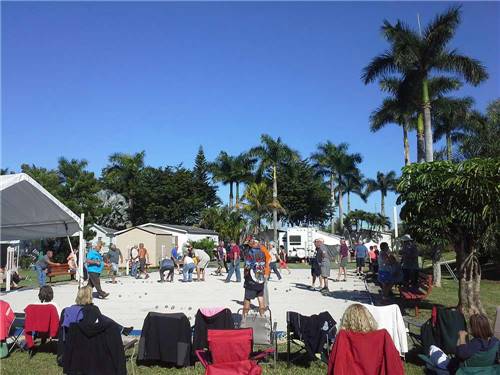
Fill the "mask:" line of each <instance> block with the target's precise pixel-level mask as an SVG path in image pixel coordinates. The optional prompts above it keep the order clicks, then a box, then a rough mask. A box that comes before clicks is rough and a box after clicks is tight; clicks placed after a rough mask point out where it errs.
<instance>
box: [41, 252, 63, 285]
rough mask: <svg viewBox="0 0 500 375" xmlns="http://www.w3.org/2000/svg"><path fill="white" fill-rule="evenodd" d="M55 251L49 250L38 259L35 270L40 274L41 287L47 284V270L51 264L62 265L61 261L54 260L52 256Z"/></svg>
mask: <svg viewBox="0 0 500 375" xmlns="http://www.w3.org/2000/svg"><path fill="white" fill-rule="evenodd" d="M53 255H54V253H53V252H52V250H47V254H45V255H44V256H41V257H40V258H39V259H38V261H37V262H36V263H35V270H36V273H37V275H38V285H39V286H40V288H41V287H42V286H45V284H46V283H47V272H48V268H49V266H60V265H61V263H55V262H52V256H53Z"/></svg>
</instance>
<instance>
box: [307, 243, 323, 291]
mask: <svg viewBox="0 0 500 375" xmlns="http://www.w3.org/2000/svg"><path fill="white" fill-rule="evenodd" d="M309 263H310V264H311V277H312V283H311V289H313V290H314V289H316V288H315V285H316V279H319V290H321V289H323V280H322V279H321V266H320V263H321V252H320V251H319V250H318V248H316V252H315V254H314V257H313V258H309Z"/></svg>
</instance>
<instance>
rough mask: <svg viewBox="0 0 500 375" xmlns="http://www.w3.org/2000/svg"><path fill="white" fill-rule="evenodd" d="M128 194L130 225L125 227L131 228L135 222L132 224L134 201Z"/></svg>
mask: <svg viewBox="0 0 500 375" xmlns="http://www.w3.org/2000/svg"><path fill="white" fill-rule="evenodd" d="M128 194H129V198H128V212H129V218H130V223H129V224H128V225H127V227H128V228H130V227H132V226H134V225H135V222H134V213H133V208H134V200H133V199H132V197H131V194H130V192H129V193H128Z"/></svg>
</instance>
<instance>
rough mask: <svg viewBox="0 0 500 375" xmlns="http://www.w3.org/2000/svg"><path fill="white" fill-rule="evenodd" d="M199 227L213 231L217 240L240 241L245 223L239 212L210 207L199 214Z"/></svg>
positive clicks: (226, 208) (243, 233)
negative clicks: (217, 237) (216, 234)
mask: <svg viewBox="0 0 500 375" xmlns="http://www.w3.org/2000/svg"><path fill="white" fill-rule="evenodd" d="M200 226H201V227H202V228H206V229H212V230H215V231H216V232H217V233H218V234H219V238H221V239H223V240H225V241H230V240H235V241H237V242H238V241H241V240H242V239H243V236H244V235H245V233H246V222H245V220H244V218H243V215H242V214H241V212H240V211H239V210H233V209H230V208H229V207H227V206H224V207H210V208H207V209H205V210H203V212H202V213H201V219H200Z"/></svg>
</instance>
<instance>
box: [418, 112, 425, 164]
mask: <svg viewBox="0 0 500 375" xmlns="http://www.w3.org/2000/svg"><path fill="white" fill-rule="evenodd" d="M417 161H418V162H419V163H423V162H424V161H425V137H424V115H423V113H422V112H421V111H420V113H419V114H418V117H417Z"/></svg>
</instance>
